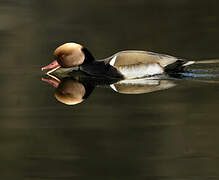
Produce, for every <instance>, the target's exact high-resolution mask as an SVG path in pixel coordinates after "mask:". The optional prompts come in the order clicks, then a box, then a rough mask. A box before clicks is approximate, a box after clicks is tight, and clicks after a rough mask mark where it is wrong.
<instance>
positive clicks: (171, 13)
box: [0, 0, 219, 180]
mask: <svg viewBox="0 0 219 180" xmlns="http://www.w3.org/2000/svg"><path fill="white" fill-rule="evenodd" d="M218 5H219V2H218V1H206V2H205V1H203V2H202V1H199V2H196V1H186V0H179V1H176V2H173V1H169V0H162V1H161V0H159V1H142V0H135V1H119V2H118V1H115V0H111V1H106V2H105V1H104V2H103V1H100V0H95V1H90V0H88V1H86V2H84V1H58V0H55V1H50V0H47V1H40V0H39V1H33V0H23V1H15V0H9V1H1V2H0V10H1V12H0V19H1V27H0V41H1V43H0V54H1V67H0V70H1V71H0V80H1V85H0V86H1V92H2V93H1V95H0V98H1V102H0V107H1V109H0V112H1V113H0V117H1V118H0V119H1V121H0V132H1V133H0V143H1V148H0V160H1V161H0V162H1V163H0V172H1V173H0V174H1V175H0V177H1V179H5V180H7V179H28V180H32V179H33V180H35V179H43V180H44V179H53V180H54V179H113V180H115V179H120V180H121V179H130V180H131V179H132V180H133V179H159V180H167V179H168V180H173V179H174V180H197V179H198V180H200V179H203V180H204V179H218V177H219V153H218V152H219V145H218V137H219V131H218V128H219V114H218V107H219V103H218V99H219V94H218V92H219V84H218V83H217V82H206V81H202V80H203V79H204V80H211V81H218V77H199V76H198V77H195V78H194V77H193V76H192V77H191V76H190V74H187V76H188V78H185V79H182V80H173V81H174V83H176V86H174V87H172V88H169V89H166V90H161V91H155V92H152V93H145V94H135V95H134V94H132V95H127V94H120V93H117V92H115V91H113V90H112V89H111V88H110V87H108V86H100V87H96V88H95V89H94V90H93V92H92V94H91V95H90V96H89V98H87V99H86V100H85V101H83V102H82V103H80V104H77V105H75V106H67V105H65V104H62V103H60V102H58V101H57V100H56V99H55V98H54V92H55V89H54V87H52V86H50V85H48V84H47V83H45V82H43V81H41V78H42V76H43V73H42V72H40V68H41V67H42V66H43V65H45V64H48V63H49V62H50V61H52V58H53V57H52V52H53V50H54V49H55V48H56V47H57V46H58V45H60V44H62V43H64V42H69V41H74V42H78V43H81V44H84V45H85V46H86V47H87V48H88V49H89V50H90V51H91V52H92V53H93V54H94V56H95V57H97V58H99V59H101V58H104V57H108V56H110V55H112V54H114V53H115V52H118V51H120V50H124V49H138V50H149V51H153V52H159V53H164V54H170V55H173V56H177V57H184V58H188V59H191V60H199V59H212V58H219V53H218V42H219V36H218V32H219V23H218V19H219V12H218ZM217 67H218V66H217ZM217 67H216V65H206V66H205V67H203V66H196V67H195V69H196V70H197V69H198V71H197V72H198V73H197V74H202V75H203V74H213V75H214V74H217V72H218V71H217V70H215V69H217ZM206 69H207V70H209V69H210V70H211V72H209V71H207V72H203V70H206ZM190 73H194V72H193V71H192V72H190Z"/></svg>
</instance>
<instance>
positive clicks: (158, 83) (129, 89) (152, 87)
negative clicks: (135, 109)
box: [42, 73, 175, 105]
mask: <svg viewBox="0 0 219 180" xmlns="http://www.w3.org/2000/svg"><path fill="white" fill-rule="evenodd" d="M51 78H53V79H46V78H43V79H42V80H43V81H46V82H47V83H49V84H51V85H53V86H54V87H55V88H56V90H55V97H56V99H57V100H58V101H60V102H62V103H64V104H67V105H75V104H78V103H81V102H83V101H84V100H85V99H86V98H88V97H89V95H90V94H91V93H92V91H93V89H94V88H95V87H96V86H98V87H100V86H110V87H111V88H112V89H113V90H114V91H116V92H118V93H122V94H143V93H149V92H153V91H158V90H163V89H168V88H171V87H173V86H175V83H174V82H173V81H170V80H162V79H147V78H144V79H135V80H121V81H118V80H112V79H108V78H107V79H106V78H101V79H100V78H93V77H90V76H87V75H86V74H83V73H76V74H69V75H68V77H67V76H66V77H64V78H61V79H60V80H59V79H58V78H57V77H54V76H51ZM59 78H60V77H59Z"/></svg>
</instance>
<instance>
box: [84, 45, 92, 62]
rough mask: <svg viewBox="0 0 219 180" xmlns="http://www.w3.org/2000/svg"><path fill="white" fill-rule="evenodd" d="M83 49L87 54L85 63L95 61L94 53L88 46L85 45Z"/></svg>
mask: <svg viewBox="0 0 219 180" xmlns="http://www.w3.org/2000/svg"><path fill="white" fill-rule="evenodd" d="M82 51H83V52H84V55H85V59H84V62H83V64H88V63H91V62H93V61H94V57H93V55H92V54H91V53H90V52H89V51H88V49H87V48H85V47H83V48H82Z"/></svg>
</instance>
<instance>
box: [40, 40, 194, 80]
mask: <svg viewBox="0 0 219 180" xmlns="http://www.w3.org/2000/svg"><path fill="white" fill-rule="evenodd" d="M54 57H55V60H54V61H53V62H52V63H51V64H49V65H48V66H45V67H43V68H42V70H46V69H51V70H50V71H49V72H48V73H51V72H53V71H55V70H57V69H60V68H76V67H77V68H78V69H79V70H81V71H83V72H85V73H87V74H89V75H92V76H101V77H108V78H117V79H133V78H142V77H146V76H152V75H157V74H162V73H164V72H167V73H169V72H177V71H181V70H183V68H184V67H185V66H187V65H190V64H193V63H194V61H187V60H182V59H178V58H175V57H173V56H168V55H163V54H156V53H152V52H147V51H121V52H118V53H116V54H114V55H113V56H111V57H109V58H106V59H103V60H99V61H96V60H95V59H94V57H93V56H92V55H91V53H90V52H89V51H88V50H87V49H86V48H85V47H83V46H81V45H79V44H76V43H66V44H64V45H62V46H59V47H58V48H57V49H56V50H55V52H54Z"/></svg>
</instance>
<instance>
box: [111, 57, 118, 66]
mask: <svg viewBox="0 0 219 180" xmlns="http://www.w3.org/2000/svg"><path fill="white" fill-rule="evenodd" d="M116 58H117V56H114V57H113V58H112V59H111V60H110V65H111V66H114V64H115V61H116Z"/></svg>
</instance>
